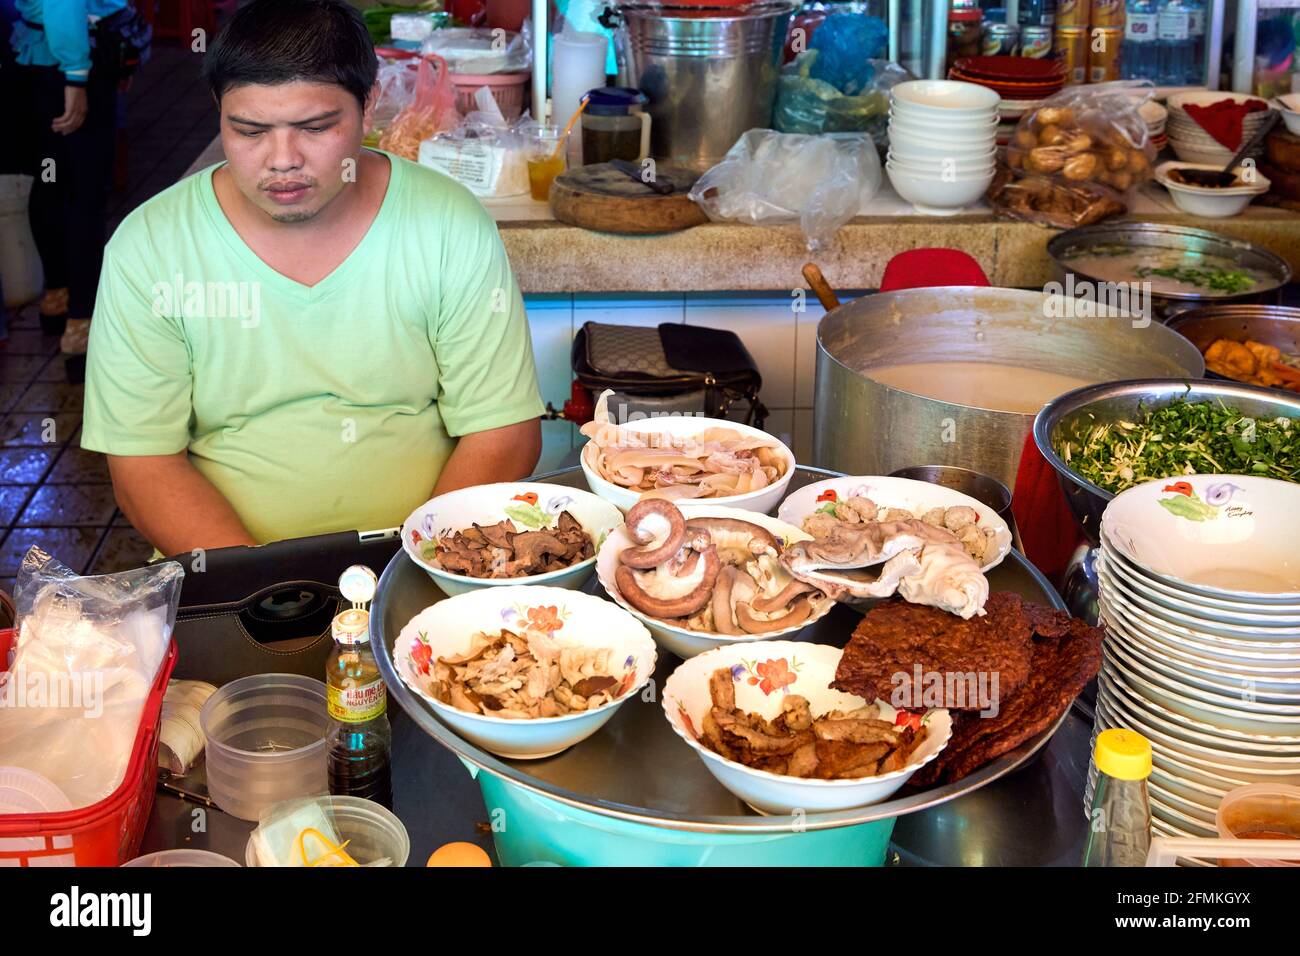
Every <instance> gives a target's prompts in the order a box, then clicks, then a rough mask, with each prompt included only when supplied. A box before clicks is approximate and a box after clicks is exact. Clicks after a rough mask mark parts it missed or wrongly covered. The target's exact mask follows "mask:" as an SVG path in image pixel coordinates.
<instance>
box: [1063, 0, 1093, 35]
mask: <svg viewBox="0 0 1300 956" xmlns="http://www.w3.org/2000/svg"><path fill="white" fill-rule="evenodd" d="M1091 5H1092V4H1091V2H1090V0H1058V2H1057V4H1056V29H1058V30H1063V29H1065V28H1066V27H1070V28H1084V27H1087V25H1088V14H1089V8H1090V7H1091Z"/></svg>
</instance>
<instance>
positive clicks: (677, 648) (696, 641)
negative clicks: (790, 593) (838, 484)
mask: <svg viewBox="0 0 1300 956" xmlns="http://www.w3.org/2000/svg"><path fill="white" fill-rule="evenodd" d="M680 507H681V511H682V514H684V515H685V516H686V517H687V518H688V519H689V518H697V517H698V518H739V519H741V520H742V521H751V522H753V523H754V524H756V525H760V526H761V527H764V528H766V529H767V530H768V531H770V532H772V533H773V534H774V535H776V536H777V537H778V538H780V539H781V541H782V543H783V544H790V543H792V542H795V541H807V540H809V539H810V538H811V537H812V535H810V534H806V533H805V532H803V531H801V530H799V529H798V528H796V527H793V526H792V525H788V524H786V523H785V522H784V521H778V520H777V519H776V518H769V517H768V516H767V515H764V514H755V513H753V512H749V511H742V510H740V509H738V508H724V507H721V506H718V505H713V506H709V505H683V506H680ZM632 545H633V541H632V539H631V538H630V537H628V533H627V526H626V525H620V526H619V527H617V528H615V529H614V530H613V531H612V532H610V535H609V537H608V538H606V539H605V543H604V545H603V546H602V547H601V549H600V551H599V553H597V555H596V577H597V578H598V579H599V580H600V583H601V586H602V587H604V589H605V591H606V592H607V593H608V594H609V596H610V597H612V598H613V599H614V600H615V601H617V602H618V603H619V605H620V606H621V607H624V608H626V609H627V611H628V613H629V614H632V615H635V616H636V618H637V619H638V620H640V621H642V622H643V623H644V624H645V626H646V627H648V628H649V629H650V633H651V634H653V635H654V639H655V641H656V642H658V644H659V646H660V647H662V648H663V649H664V650H666V651H668V652H669V653H671V654H676V655H677V656H678V657H680V658H683V659H685V658H688V657H694V656H695V655H696V654H703V653H704V652H705V651H711V650H713V649H715V648H717V647H720V646H723V645H726V644H746V645H748V644H753V643H754V642H756V641H761V640H772V639H774V638H779V637H788V636H791V635H794V634H797V633H799V632H800V631H801V630H803V629H804V628H805V627H807V626H808V625H809V624H812V623H813V622H814V621H817V620H820V619H821V618H823V617H825V616H826V615H827V614H829V613H830V612H831V609H832V607H833V606H834V602H833V601H827V602H825V603H824V604H823V605H822V607H821V608H820V610H818V611H816V612H815V613H813V614H811V615H809V617H808V618H807V620H805V621H804V622H803V623H802V624H796V625H794V626H793V627H787V628H784V629H783V630H780V631H772V632H771V633H770V634H745V635H740V636H735V635H729V634H712V633H709V632H707V631H692V630H691V629H690V628H686V627H680V626H678V625H676V624H672V623H670V622H668V621H661V620H659V619H658V618H653V617H650V616H649V615H648V614H643V613H641V612H640V611H638V610H637V609H636V608H634V607H633V606H632V605H630V604H628V603H627V601H626V600H625V599H624V597H623V595H622V594H620V593H619V590H618V584H617V583H616V582H615V580H614V572H615V571H617V570H618V556H619V554H621V553H622V551H623V549H624V548H628V547H632Z"/></svg>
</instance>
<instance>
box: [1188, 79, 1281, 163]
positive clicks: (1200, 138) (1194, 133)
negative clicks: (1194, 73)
mask: <svg viewBox="0 0 1300 956" xmlns="http://www.w3.org/2000/svg"><path fill="white" fill-rule="evenodd" d="M1258 99H1260V97H1258V96H1250V95H1249V94H1247V93H1226V92H1219V91H1210V90H1199V91H1195V92H1191V93H1178V94H1176V95H1174V96H1171V97H1169V100H1168V109H1169V119H1168V121H1167V122H1166V125H1165V130H1166V132H1167V134H1168V136H1169V145H1170V146H1172V147H1173V148H1174V152H1175V153H1176V154H1177V155H1178V158H1179V159H1181V160H1182V161H1183V162H1185V163H1213V164H1216V165H1218V166H1219V168H1223V166H1225V165H1227V162H1228V160H1230V159H1232V156H1233V154H1234V153H1235V152H1236V150H1235V149H1228V148H1227V147H1226V146H1224V145H1223V144H1222V143H1220V142H1219V141H1218V140H1217V139H1215V138H1214V137H1213V136H1211V135H1210V134H1209V133H1207V132H1206V131H1205V130H1204V129H1202V128H1201V124H1200V123H1198V122H1196V120H1194V119H1192V118H1191V117H1190V116H1189V115H1187V110H1186V107H1187V106H1189V105H1191V104H1195V105H1197V106H1210V105H1211V104H1214V103H1218V102H1220V101H1222V100H1232V101H1234V102H1237V103H1244V102H1246V101H1247V100H1258ZM1267 117H1268V111H1266V110H1261V111H1260V112H1258V113H1247V114H1246V116H1245V118H1244V119H1243V120H1242V123H1241V136H1242V141H1243V142H1244V141H1245V140H1247V139H1249V138H1250V137H1251V136H1252V135H1254V133H1255V131H1256V130H1257V129H1259V127H1260V124H1262V123H1263V122H1264V120H1265V119H1266V118H1267ZM1263 154H1264V147H1263V146H1262V145H1260V146H1257V147H1256V148H1255V149H1253V150H1251V152H1250V153H1249V154H1248V155H1249V156H1250V158H1252V159H1258V158H1259V157H1260V156H1262V155H1263Z"/></svg>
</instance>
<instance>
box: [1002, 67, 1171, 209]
mask: <svg viewBox="0 0 1300 956" xmlns="http://www.w3.org/2000/svg"><path fill="white" fill-rule="evenodd" d="M1154 92H1155V90H1154V87H1153V86H1152V85H1151V84H1150V82H1148V81H1145V80H1138V81H1127V80H1121V81H1117V82H1114V83H1098V84H1093V85H1089V86H1075V87H1067V88H1066V89H1064V90H1062V91H1061V92H1060V93H1057V94H1056V95H1055V96H1053V97H1051V98H1050V99H1047V100H1044V101H1043V103H1042V104H1041V105H1040V106H1039V107H1038V108H1037V109H1034V110H1032V111H1030V112H1028V113H1026V114H1025V115H1024V116H1023V117H1021V119H1020V123H1019V124H1018V125H1017V126H1016V131H1015V133H1013V134H1012V136H1011V140H1010V142H1008V143H1007V149H1006V162H1005V167H1003V168H999V170H998V175H996V176H995V177H994V180H993V184H992V185H991V186H990V187H989V191H988V199H989V202H990V203H991V204H992V206H993V208H994V210H995V211H997V212H999V213H1003V214H1005V215H1009V216H1011V217H1013V218H1016V219H1027V220H1029V221H1031V222H1041V223H1045V224H1047V225H1052V226H1060V227H1062V228H1069V227H1072V226H1083V225H1087V224H1089V223H1093V222H1097V221H1098V220H1100V219H1104V218H1106V217H1107V216H1112V215H1115V214H1117V213H1122V212H1125V211H1127V209H1128V207H1129V201H1130V200H1131V198H1132V196H1133V193H1134V191H1135V190H1136V188H1137V187H1138V186H1140V185H1141V184H1142V183H1145V182H1146V181H1147V180H1149V179H1151V176H1152V169H1151V167H1152V160H1154V159H1155V154H1156V151H1155V148H1154V147H1153V146H1152V145H1151V137H1150V135H1149V133H1148V131H1147V124H1146V121H1145V120H1143V119H1142V117H1141V115H1140V114H1139V113H1138V109H1139V108H1140V107H1141V106H1142V104H1143V103H1145V102H1146V101H1147V100H1149V99H1151V97H1152V96H1153V95H1154Z"/></svg>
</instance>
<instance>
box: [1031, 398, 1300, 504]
mask: <svg viewBox="0 0 1300 956" xmlns="http://www.w3.org/2000/svg"><path fill="white" fill-rule="evenodd" d="M1056 453H1057V454H1058V455H1060V456H1061V458H1062V459H1063V460H1064V461H1065V462H1066V464H1068V465H1069V466H1070V468H1071V470H1073V471H1074V472H1075V473H1076V474H1078V475H1080V476H1082V477H1084V478H1086V479H1087V480H1088V481H1091V482H1092V483H1093V484H1094V485H1097V486H1098V487H1099V488H1104V489H1106V490H1107V491H1110V492H1114V493H1116V494H1118V493H1119V492H1121V491H1123V490H1124V489H1126V488H1132V487H1133V486H1134V485H1140V484H1142V483H1143V482H1146V481H1152V480H1154V479H1157V478H1172V477H1175V476H1179V475H1195V474H1223V475H1258V476H1260V477H1261V478H1278V479H1281V480H1282V481H1295V482H1300V420H1297V419H1291V418H1273V419H1254V418H1250V417H1249V416H1246V415H1243V414H1242V413H1241V412H1240V411H1238V410H1237V409H1235V408H1229V407H1228V406H1226V405H1224V404H1223V402H1222V401H1212V402H1210V401H1205V402H1189V401H1187V400H1186V399H1181V398H1180V399H1176V400H1175V401H1173V402H1171V403H1170V404H1168V405H1165V406H1164V407H1163V408H1157V409H1151V410H1147V411H1144V412H1143V414H1142V415H1141V416H1140V417H1139V421H1136V422H1123V421H1120V422H1110V423H1107V424H1104V425H1103V424H1095V425H1091V426H1087V425H1085V426H1084V427H1082V428H1080V429H1078V430H1077V431H1076V433H1075V434H1074V435H1072V436H1068V437H1066V438H1064V439H1063V440H1059V441H1058V442H1057V443H1056Z"/></svg>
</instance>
